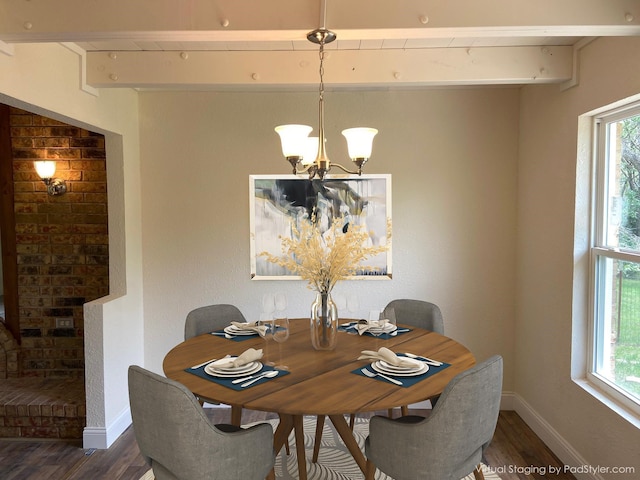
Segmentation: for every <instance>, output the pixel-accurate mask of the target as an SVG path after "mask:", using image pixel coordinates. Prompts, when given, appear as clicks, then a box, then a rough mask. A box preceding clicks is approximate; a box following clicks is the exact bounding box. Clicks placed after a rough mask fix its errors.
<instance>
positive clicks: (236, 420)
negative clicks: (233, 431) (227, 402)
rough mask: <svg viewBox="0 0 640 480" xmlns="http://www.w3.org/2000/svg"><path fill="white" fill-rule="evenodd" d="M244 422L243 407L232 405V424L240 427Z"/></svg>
mask: <svg viewBox="0 0 640 480" xmlns="http://www.w3.org/2000/svg"><path fill="white" fill-rule="evenodd" d="M241 423H242V407H238V406H237V405H231V425H235V426H236V427H239V426H240V425H241Z"/></svg>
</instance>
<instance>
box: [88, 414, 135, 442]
mask: <svg viewBox="0 0 640 480" xmlns="http://www.w3.org/2000/svg"><path fill="white" fill-rule="evenodd" d="M129 425H131V411H130V410H129V409H126V410H125V411H124V412H122V413H121V414H120V415H119V416H118V418H116V420H115V421H114V422H113V423H112V424H111V425H109V426H107V427H85V429H84V431H83V432H82V448H84V449H89V448H95V449H98V450H104V449H107V448H109V447H110V446H111V444H112V443H113V442H115V441H116V440H117V439H118V437H119V436H120V435H122V433H123V432H124V431H125V430H126V429H127V428H129Z"/></svg>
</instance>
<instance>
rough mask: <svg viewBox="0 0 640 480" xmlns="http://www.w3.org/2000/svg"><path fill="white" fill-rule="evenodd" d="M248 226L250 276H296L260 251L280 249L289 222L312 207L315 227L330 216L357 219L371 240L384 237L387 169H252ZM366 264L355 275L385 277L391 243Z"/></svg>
mask: <svg viewBox="0 0 640 480" xmlns="http://www.w3.org/2000/svg"><path fill="white" fill-rule="evenodd" d="M249 204H250V224H251V225H250V228H251V240H250V241H251V249H250V250H251V278H252V279H254V280H297V279H299V278H300V277H298V276H296V275H294V274H292V273H291V272H289V271H287V270H286V269H284V268H283V267H281V266H279V265H276V264H274V263H270V262H268V261H267V260H266V259H265V257H262V256H260V253H262V252H269V253H271V254H272V255H278V256H280V255H282V246H281V242H282V238H291V236H292V233H291V227H292V225H296V224H297V222H301V221H309V218H311V216H312V215H313V213H314V212H315V214H316V219H317V221H318V222H319V225H320V228H328V227H329V226H330V225H331V223H332V222H333V220H334V218H336V217H342V218H344V222H345V228H348V225H349V224H353V225H362V226H364V228H365V229H366V231H368V232H370V241H371V245H384V244H385V243H386V242H387V221H388V220H389V221H390V220H391V175H388V174H384V175H362V176H357V175H348V176H341V177H337V178H330V179H327V178H325V179H324V180H317V179H314V180H309V179H308V178H301V177H297V176H295V175H251V176H250V177H249ZM363 265H366V266H367V267H368V268H367V270H366V271H365V270H363V271H361V272H358V273H357V274H356V276H355V277H354V278H355V279H364V278H366V279H390V278H391V276H392V263H391V248H389V249H388V250H386V252H384V253H381V254H379V255H376V256H375V257H372V258H369V259H368V260H366V261H365V262H364V264H363Z"/></svg>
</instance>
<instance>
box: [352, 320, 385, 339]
mask: <svg viewBox="0 0 640 480" xmlns="http://www.w3.org/2000/svg"><path fill="white" fill-rule="evenodd" d="M372 328H373V329H379V330H381V331H387V330H391V325H390V324H389V320H387V319H386V318H385V319H380V320H369V321H368V322H367V323H357V324H356V330H358V334H360V335H362V334H363V333H364V332H366V331H368V330H370V329H372Z"/></svg>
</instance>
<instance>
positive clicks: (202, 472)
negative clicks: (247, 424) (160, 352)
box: [128, 365, 274, 480]
mask: <svg viewBox="0 0 640 480" xmlns="http://www.w3.org/2000/svg"><path fill="white" fill-rule="evenodd" d="M128 380H129V403H130V406H131V417H132V420H133V429H134V433H135V437H136V441H137V442H138V446H139V447H140V451H141V453H142V455H143V456H144V458H145V460H146V461H147V462H148V463H149V465H151V467H152V468H153V471H154V475H155V478H156V480H178V479H179V480H205V479H207V480H214V479H215V480H246V479H255V480H258V479H264V478H265V477H266V475H267V474H268V472H269V471H270V470H271V468H272V466H273V462H274V455H273V429H272V428H271V425H269V424H259V425H256V426H255V427H251V428H247V429H242V430H240V431H238V432H233V433H228V432H223V431H222V430H219V429H218V428H216V427H215V426H214V425H213V424H212V423H211V422H210V421H209V419H208V418H207V416H206V414H205V413H204V410H203V409H202V407H201V406H200V404H199V403H198V402H197V400H196V398H195V397H194V396H193V394H192V393H191V392H190V391H189V390H187V389H186V387H184V385H182V384H180V383H178V382H175V381H173V380H170V379H167V378H165V377H162V376H160V375H157V374H155V373H153V372H150V371H148V370H145V369H143V368H141V367H139V366H136V365H132V366H130V367H129V378H128ZM256 427H257V428H256Z"/></svg>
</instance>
